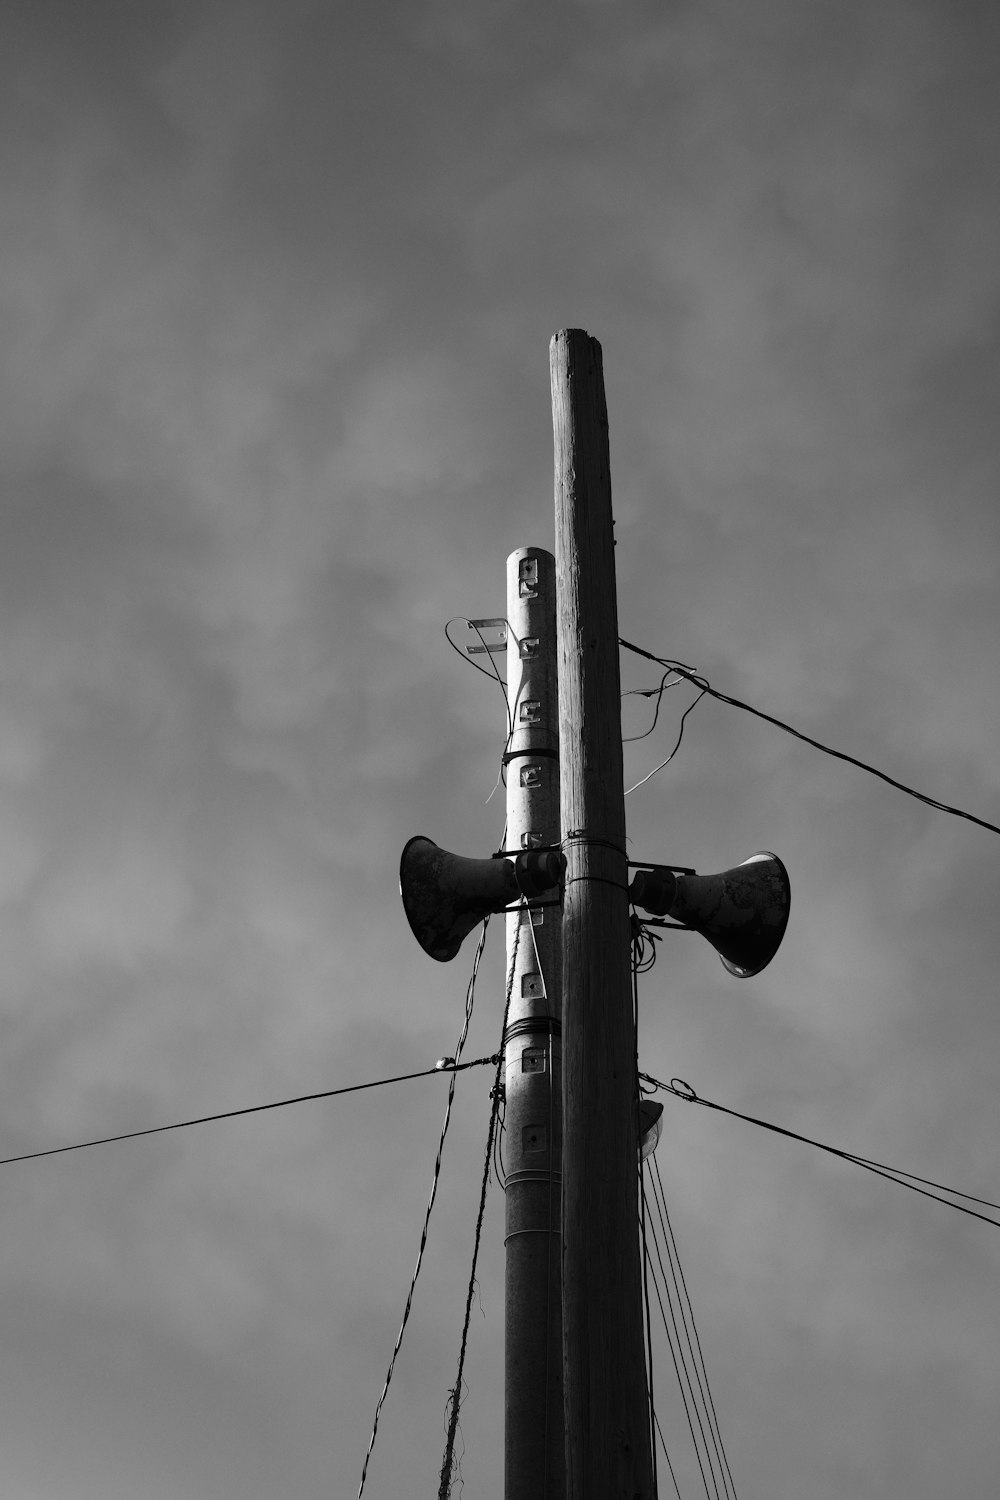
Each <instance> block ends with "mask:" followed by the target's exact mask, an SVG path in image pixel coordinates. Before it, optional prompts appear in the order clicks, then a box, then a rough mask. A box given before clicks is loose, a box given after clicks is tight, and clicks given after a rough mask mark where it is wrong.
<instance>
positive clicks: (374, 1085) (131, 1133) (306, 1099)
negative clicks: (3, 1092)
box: [0, 1056, 497, 1167]
mask: <svg viewBox="0 0 1000 1500" xmlns="http://www.w3.org/2000/svg"><path fill="white" fill-rule="evenodd" d="M496 1060H497V1059H496V1057H495V1056H493V1057H477V1058H475V1059H474V1061H472V1062H456V1061H455V1060H454V1058H442V1059H441V1061H440V1062H439V1063H437V1064H436V1065H435V1066H434V1067H433V1068H424V1069H422V1070H421V1071H420V1072H419V1073H399V1074H397V1075H396V1077H395V1078H374V1079H372V1080H371V1082H370V1083H349V1084H347V1085H346V1086H345V1087H344V1088H340V1089H323V1090H322V1091H321V1092H320V1093H317V1094H297V1095H296V1096H295V1097H294V1098H292V1099H274V1100H273V1101H272V1102H271V1103H270V1104H251V1105H248V1106H247V1107H246V1108H245V1109H226V1110H222V1111H220V1112H219V1113H218V1114H214V1115H198V1116H197V1117H196V1118H195V1119H193V1120H175V1121H174V1122H173V1123H172V1124H170V1125H150V1126H147V1128H146V1129H145V1130H126V1131H123V1132H122V1133H121V1135H102V1136H98V1137H97V1138H96V1139H95V1140H89V1141H75V1142H74V1143H73V1144H72V1145H71V1146H49V1147H48V1149H47V1150H44V1151H25V1152H23V1153H22V1154H21V1155H20V1156H4V1157H0V1167H8V1166H10V1165H11V1164H12V1163H13V1162H17V1161H37V1160H38V1158H39V1157H42V1156H61V1155H63V1154H64V1153H65V1152H67V1151H86V1150H87V1149H88V1148H89V1147H91V1146H110V1145H111V1144H112V1143H113V1142H114V1141H134V1140H138V1138H139V1137H140V1136H143V1135H162V1134H163V1133H164V1132H165V1131H168V1130H186V1129H187V1128H188V1126H189V1125H210V1124H212V1123H213V1122H214V1121H215V1120H235V1119H237V1118H238V1117H239V1116H240V1115H257V1114H262V1113H263V1111H264V1110H268V1109H287V1108H288V1106H289V1105H292V1104H310V1103H312V1101H313V1100H315V1099H335V1098H336V1097H337V1096H338V1094H357V1093H360V1092H361V1090H362V1089H381V1088H385V1087H386V1085H387V1084H390V1083H407V1082H408V1081H409V1080H410V1079H411V1078H430V1077H432V1076H433V1075H434V1074H435V1073H461V1072H464V1070H465V1069H466V1068H481V1067H485V1065H486V1064H487V1063H495V1062H496Z"/></svg>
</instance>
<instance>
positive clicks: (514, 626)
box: [503, 547, 565, 1500]
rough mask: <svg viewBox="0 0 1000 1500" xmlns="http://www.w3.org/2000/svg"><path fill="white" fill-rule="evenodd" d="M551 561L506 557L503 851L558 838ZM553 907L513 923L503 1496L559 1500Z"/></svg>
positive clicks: (507, 1043) (546, 555) (557, 1030)
mask: <svg viewBox="0 0 1000 1500" xmlns="http://www.w3.org/2000/svg"><path fill="white" fill-rule="evenodd" d="M555 615H556V587H555V560H554V558H553V557H552V554H551V553H550V552H543V551H542V550H541V549H540V548H538V547H522V548H519V549H518V551H516V552H512V553H511V555H510V557H508V559H507V684H508V687H507V691H508V697H509V706H510V715H511V731H510V741H509V744H508V746H507V754H506V757H505V759H506V761H507V836H506V840H505V847H506V848H507V849H515V850H520V849H534V848H544V847H546V846H548V845H557V844H558V843H559V759H558V755H559V750H558V744H559V707H558V697H557V688H556V683H557V676H556V620H555ZM560 925H561V924H560V909H559V907H558V905H553V906H545V907H540V908H538V909H536V910H534V911H532V912H527V911H519V912H513V913H509V914H508V916H507V973H508V974H509V973H510V970H511V962H513V966H514V968H513V984H512V988H511V999H510V1009H509V1011H508V1015H507V1029H506V1032H505V1034H504V1080H505V1082H504V1088H505V1116H504V1122H505V1131H504V1135H503V1157H504V1168H505V1172H506V1196H507V1201H506V1238H505V1244H506V1250H507V1271H506V1328H505V1381H506V1384H505V1392H506V1395H505V1402H506V1413H505V1427H506V1434H505V1463H504V1494H505V1496H506V1500H562V1497H563V1496H564V1494H565V1475H564V1463H565V1457H564V1440H563V1395H562V1300H561V1277H560V1181H561V1174H560V1166H561V1154H562V1129H561V1117H562V1099H561V1087H562V1081H561V1072H562V1070H561V1050H562V1041H561V1037H562V1003H561V984H560V970H561V967H562V951H561V944H560Z"/></svg>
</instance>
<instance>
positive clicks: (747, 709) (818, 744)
mask: <svg viewBox="0 0 1000 1500" xmlns="http://www.w3.org/2000/svg"><path fill="white" fill-rule="evenodd" d="M618 644H619V645H620V646H624V647H625V650H626V651H633V652H634V653H635V655H636V656H644V657H645V658H646V660H647V661H652V662H656V664H657V666H660V667H667V668H669V670H670V671H671V672H676V673H677V676H678V677H683V678H684V679H685V680H686V681H687V682H690V683H692V684H693V685H694V686H695V687H697V688H700V689H701V692H702V693H708V694H709V696H710V697H712V698H717V699H718V700H719V702H720V703H728V704H729V706H730V707H731V708H742V709H743V711H744V713H748V714H753V715H754V716H755V717H756V718H758V719H764V720H765V721H766V722H767V723H768V724H773V725H775V727H776V728H778V729H783V730H784V732H785V733H786V734H791V735H794V736H795V738H796V739H797V740H803V741H804V742H805V743H806V744H807V745H812V747H813V749H814V750H822V752H823V754H824V755H832V756H834V757H835V758H836V759H837V760H846V761H847V763H848V764H849V765H852V766H857V767H858V769H859V770H860V771H867V772H868V774H869V775H870V776H877V777H878V778H879V780H880V781H884V782H886V783H887V784H888V785H889V786H891V787H895V789H896V791H897V792H905V793H906V795H907V796H908V797H915V798H916V800H917V801H918V802H923V803H925V805H926V806H927V807H933V808H935V809H936V810H937V811H938V812H946V813H951V815H952V817H955V818H965V819H967V820H968V822H970V823H976V824H978V825H979V827H980V828H986V829H988V830H989V832H990V833H1000V827H998V825H997V824H996V823H990V822H989V821H988V820H987V819H986V818H978V817H976V815H975V813H970V812H965V811H964V810H963V809H962V808H961V807H952V806H951V805H950V804H949V803H947V802H939V801H938V800H937V798H936V797H928V796H927V795H926V793H924V792H918V791H917V790H916V789H915V788H914V787H912V786H907V785H906V784H905V783H904V782H902V781H897V780H896V778H895V777H894V776H889V775H888V774H887V773H886V772H885V771H880V770H878V769H877V767H875V766H870V765H869V764H868V762H867V761H864V760H858V759H857V757H856V756H854V755H848V754H847V753H846V751H844V750H834V749H833V748H832V747H831V746H830V745H824V744H823V742H822V740H814V739H813V738H812V737H811V735H808V734H803V733H802V731H801V729H793V728H792V726H791V724H786V723H785V722H784V720H782V719H776V718H775V717H774V715H773V714H766V713H764V711H763V709H760V708H754V707H753V705H752V704H751V703H743V702H742V701H741V700H740V699H739V698H731V697H730V696H729V695H728V693H720V692H719V689H718V688H714V687H712V685H711V683H710V682H708V681H707V679H706V678H704V677H701V676H699V674H698V673H697V672H694V671H692V670H691V668H690V667H686V666H684V664H683V663H682V662H676V661H670V660H669V658H667V657H663V656H656V655H654V654H653V652H652V651H644V650H643V648H642V647H641V646H634V645H633V644H632V642H631V641H626V640H623V639H622V637H621V636H619V637H618ZM699 696H700V694H699ZM697 702H698V699H697V698H696V699H695V703H697ZM691 707H692V708H693V707H694V704H692V705H691ZM687 712H690V709H689V710H688V711H687ZM678 743H679V741H678ZM676 748H677V746H676V745H675V746H674V750H675V751H676ZM671 754H673V752H671ZM667 759H668V760H669V759H670V756H668V757H667ZM666 764H667V762H666V761H664V762H663V765H666ZM657 770H662V766H658V767H657ZM655 774H656V773H655V772H650V775H655ZM645 779H647V780H648V778H645ZM637 785H639V786H641V785H642V783H641V782H639V783H637ZM630 790H631V791H634V790H635V788H634V787H632V788H630Z"/></svg>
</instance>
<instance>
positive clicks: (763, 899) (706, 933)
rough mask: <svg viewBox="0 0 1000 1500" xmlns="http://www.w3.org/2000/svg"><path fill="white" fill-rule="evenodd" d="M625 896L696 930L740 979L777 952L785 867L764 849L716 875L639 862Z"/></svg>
mask: <svg viewBox="0 0 1000 1500" xmlns="http://www.w3.org/2000/svg"><path fill="white" fill-rule="evenodd" d="M629 894H630V896H631V897H632V900H633V901H634V902H635V904H636V906H641V907H642V909H643V911H648V912H653V913H654V914H655V915H656V916H660V917H672V918H673V919H674V920H675V921H676V922H679V923H680V924H681V925H682V926H683V927H690V928H691V929H692V930H693V931H694V932H700V933H701V935H702V937H705V938H707V939H708V941H709V942H710V943H711V944H712V947H713V948H714V949H715V950H716V951H717V953H718V955H719V957H720V958H721V959H722V962H723V963H724V964H725V966H726V968H727V969H728V970H729V972H730V974H736V975H738V976H739V977H740V978H741V979H747V978H749V977H750V976H751V975H752V974H759V973H760V971H761V969H763V968H766V967H767V965H768V964H769V963H770V962H771V959H772V958H773V957H774V955H775V954H776V953H777V951H778V949H779V947H780V946H781V939H782V938H783V937H784V935H785V928H786V927H787V925H788V909H789V906H790V905H791V899H792V892H791V886H790V885H789V882H788V871H787V870H786V869H785V867H784V865H783V864H782V863H781V860H780V859H779V858H778V856H777V855H776V854H771V853H769V852H768V851H766V850H764V851H762V852H761V853H760V854H751V856H750V858H749V859H745V860H744V861H743V863H742V864H741V865H736V867H735V868H734V869H732V870H723V872H722V874H721V875H693V874H691V873H690V872H689V873H687V874H678V873H677V872H676V871H675V870H672V869H670V868H669V867H667V866H665V865H640V866H639V868H638V871H637V873H636V874H635V876H634V877H633V879H632V883H631V885H630V886H629Z"/></svg>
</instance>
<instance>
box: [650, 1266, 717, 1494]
mask: <svg viewBox="0 0 1000 1500" xmlns="http://www.w3.org/2000/svg"><path fill="white" fill-rule="evenodd" d="M653 1248H654V1250H655V1251H656V1256H657V1259H658V1260H659V1262H660V1273H661V1275H662V1277H663V1289H664V1293H665V1294H666V1296H667V1302H668V1304H670V1318H671V1322H672V1323H673V1324H674V1333H675V1336H676V1342H675V1338H672V1337H671V1334H670V1327H669V1325H668V1323H667V1314H666V1309H665V1308H664V1306H663V1297H662V1296H661V1295H660V1286H659V1282H658V1281H657V1279H656V1275H655V1269H654V1275H653V1290H654V1292H655V1293H656V1300H657V1302H658V1303H659V1307H660V1319H661V1321H662V1323H663V1331H664V1333H665V1334H666V1336H667V1347H668V1348H669V1350H670V1357H671V1359H672V1360H673V1365H674V1373H675V1374H676V1376H677V1386H678V1389H679V1390H680V1394H681V1404H682V1405H683V1407H684V1415H685V1417H686V1418H687V1424H688V1431H689V1432H690V1434H691V1442H692V1444H693V1446H694V1453H695V1458H696V1459H697V1461H698V1468H699V1471H700V1473H701V1482H702V1484H703V1485H704V1488H705V1495H706V1497H707V1500H711V1495H710V1493H709V1488H708V1479H707V1478H706V1476H705V1465H704V1464H703V1463H702V1457H701V1455H702V1449H701V1447H700V1446H699V1443H698V1437H697V1434H696V1433H695V1429H694V1418H693V1417H692V1415H691V1407H692V1405H693V1404H694V1391H693V1389H692V1387H691V1383H690V1379H689V1378H688V1375H687V1369H686V1367H685V1368H684V1374H683V1375H682V1374H681V1367H682V1365H683V1351H682V1350H681V1348H680V1338H679V1335H677V1318H676V1314H675V1313H674V1309H673V1304H672V1303H670V1295H669V1291H668V1288H667V1279H666V1272H665V1271H664V1269H663V1257H662V1254H661V1251H660V1246H659V1243H658V1241H657V1240H656V1239H655V1237H654V1239H653ZM689 1391H690V1393H691V1397H692V1400H691V1402H689V1401H688V1392H689ZM695 1417H697V1420H698V1424H699V1426H701V1416H700V1414H699V1413H698V1411H697V1408H695ZM657 1425H659V1424H657ZM702 1437H703V1438H704V1430H702ZM660 1440H661V1442H662V1440H663V1434H662V1432H661V1434H660ZM664 1452H666V1445H664ZM706 1456H707V1454H706ZM668 1462H669V1459H668ZM672 1471H673V1470H672V1467H671V1472H672ZM712 1481H713V1486H714V1488H715V1491H716V1496H718V1486H717V1485H715V1475H714V1473H713V1475H712ZM675 1483H676V1481H675Z"/></svg>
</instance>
